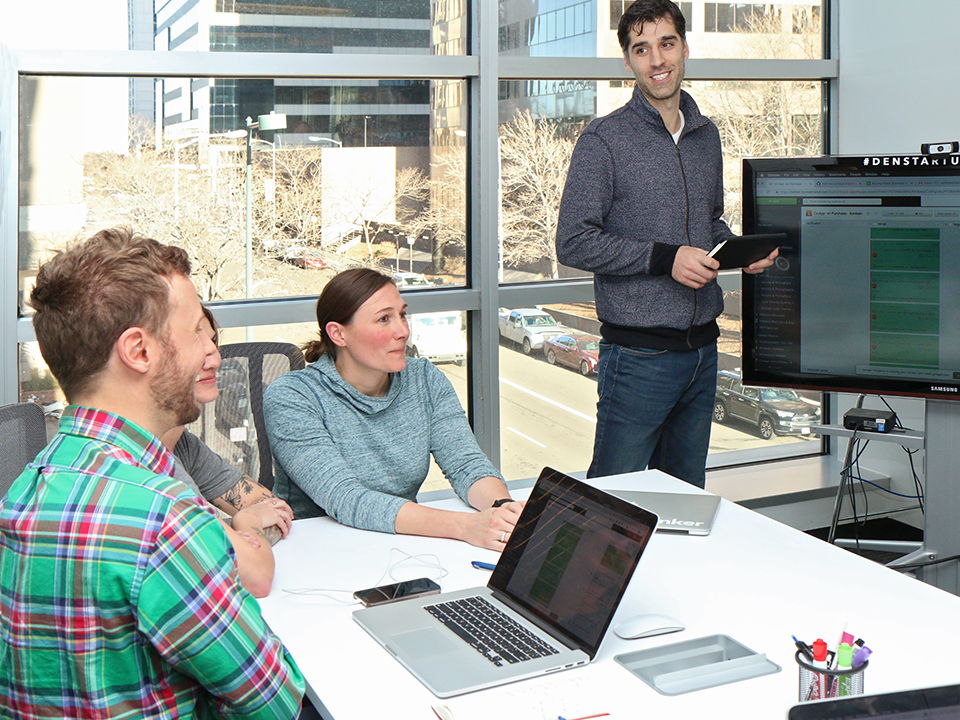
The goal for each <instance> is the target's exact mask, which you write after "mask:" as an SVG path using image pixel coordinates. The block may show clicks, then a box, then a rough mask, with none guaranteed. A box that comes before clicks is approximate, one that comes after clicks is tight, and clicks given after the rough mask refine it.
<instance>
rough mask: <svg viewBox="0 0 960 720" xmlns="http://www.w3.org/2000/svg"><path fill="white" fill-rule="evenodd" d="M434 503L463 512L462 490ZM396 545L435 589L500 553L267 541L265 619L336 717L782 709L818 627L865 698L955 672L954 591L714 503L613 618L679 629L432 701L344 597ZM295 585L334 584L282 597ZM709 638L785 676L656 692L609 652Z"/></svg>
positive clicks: (667, 543) (959, 630)
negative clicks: (584, 661)
mask: <svg viewBox="0 0 960 720" xmlns="http://www.w3.org/2000/svg"><path fill="white" fill-rule="evenodd" d="M590 482H591V483H592V484H595V485H597V486H599V487H603V488H608V489H649V490H659V491H666V492H703V491H700V490H698V489H696V488H693V487H692V486H690V485H687V484H685V483H682V482H680V481H679V480H676V479H674V478H672V477H669V476H668V475H665V474H663V473H661V472H658V471H646V472H642V473H633V474H629V475H618V476H614V477H609V478H599V479H595V480H593V481H590ZM526 492H527V491H517V492H514V493H513V494H514V497H521V496H523V497H525V496H526ZM430 504H431V505H434V506H436V507H442V508H446V509H460V510H463V509H464V506H463V504H462V503H461V502H460V501H459V500H457V499H452V500H442V501H440V502H436V503H430ZM392 548H398V549H399V550H402V551H403V552H405V553H409V554H410V555H419V554H433V555H436V557H437V558H438V559H439V562H440V563H441V564H442V566H443V567H444V568H445V569H446V570H447V572H448V573H449V574H448V575H446V576H445V577H444V578H442V579H441V580H440V581H439V582H440V584H441V585H442V587H443V589H444V590H454V589H458V588H464V587H472V586H476V585H485V584H486V582H487V578H488V575H489V572H488V571H481V570H475V569H473V568H472V567H471V565H470V561H471V560H485V561H489V562H496V559H497V554H496V553H494V552H491V551H487V550H480V549H477V548H473V547H471V546H469V545H467V544H466V543H461V542H457V541H453V540H436V539H430V538H421V537H408V536H394V535H387V534H382V533H374V532H367V531H362V530H356V529H353V528H348V527H344V526H342V525H339V524H337V523H336V522H334V521H333V520H330V519H329V518H316V519H309V520H298V521H296V522H294V524H293V528H292V530H291V532H290V535H289V536H288V538H287V539H285V540H283V541H281V542H280V543H278V544H277V545H276V546H275V547H274V551H275V554H276V560H277V568H276V576H275V579H274V581H273V589H272V590H271V592H270V595H269V596H268V597H267V598H265V599H263V600H261V601H260V604H261V607H262V608H263V614H264V616H265V618H266V619H267V621H268V622H269V624H270V626H271V627H272V628H273V630H274V632H276V633H277V635H279V637H280V638H281V640H282V641H283V642H284V643H285V645H286V646H287V648H288V649H289V650H290V652H291V653H292V654H293V657H294V658H295V659H296V661H297V663H298V664H299V666H300V668H301V670H302V671H303V674H304V676H305V678H306V681H307V684H308V694H309V696H310V697H311V700H313V701H314V703H315V704H316V705H317V707H318V708H319V707H320V703H322V704H323V706H324V708H325V711H326V712H328V713H329V714H330V716H332V717H333V718H335V719H336V720H350V719H351V718H357V719H359V720H374V719H376V718H388V719H390V720H395V719H398V718H411V719H415V718H423V719H424V720H430V719H432V718H435V717H436V716H435V715H434V713H433V711H432V710H431V705H446V706H447V707H448V708H449V709H450V710H452V711H453V714H454V716H455V717H456V718H457V720H470V719H476V720H480V719H481V718H482V719H483V720H505V719H509V718H517V719H518V720H519V719H522V720H540V719H541V718H542V719H543V720H556V719H557V717H558V716H564V717H566V718H577V717H583V716H587V715H593V714H596V713H609V714H610V720H622V719H626V718H631V719H632V718H640V717H650V718H667V717H670V718H683V719H686V718H691V719H692V718H700V717H737V718H745V719H754V718H755V719H757V720H760V719H761V718H762V719H763V720H770V719H771V718H783V717H785V716H786V711H787V709H788V708H789V707H790V705H792V704H793V703H795V702H796V698H797V692H798V672H797V666H796V663H795V661H794V653H795V651H796V648H795V647H794V645H793V641H792V640H791V637H790V636H791V635H796V636H797V637H798V638H800V639H803V640H806V641H807V642H811V643H812V642H813V640H815V639H816V638H817V637H823V638H824V639H825V640H826V641H827V643H828V644H829V645H830V646H831V647H835V646H836V643H837V642H838V639H839V637H840V634H841V632H842V631H843V630H844V628H846V629H847V630H848V631H849V632H851V633H852V634H854V635H855V636H857V637H862V638H863V639H864V640H865V641H866V643H867V645H868V646H870V647H871V648H872V649H873V651H874V654H873V657H872V658H871V660H870V665H869V667H868V668H867V670H866V672H865V676H864V684H865V690H866V692H867V693H876V692H887V691H891V690H899V689H907V688H912V687H924V686H932V685H940V684H947V683H954V682H957V672H956V665H954V663H955V662H956V660H955V659H954V658H953V657H952V655H953V649H954V648H956V647H960V598H957V597H956V596H954V595H951V594H948V593H946V592H944V591H942V590H939V589H937V588H934V587H932V586H930V585H927V584H925V583H922V582H920V581H917V580H914V579H912V578H910V577H907V576H904V575H902V574H900V573H897V572H895V571H893V570H889V569H887V568H884V567H882V566H880V565H878V564H876V563H873V562H870V561H868V560H864V559H862V558H859V557H857V556H855V555H854V554H853V553H850V552H848V551H845V550H841V549H839V548H836V547H833V546H831V545H828V544H827V543H825V542H823V541H820V540H817V539H815V538H813V537H810V536H808V535H805V534H804V533H801V532H798V531H796V530H794V529H792V528H790V527H787V526H786V525H782V524H780V523H778V522H776V521H773V520H770V519H769V518H766V517H763V516H762V515H759V514H758V513H755V512H753V511H750V510H747V509H745V508H742V507H740V506H738V505H735V504H733V503H731V502H728V501H726V500H724V501H722V503H721V506H720V510H719V514H718V516H717V520H716V523H715V525H714V530H713V532H712V533H711V534H710V535H709V536H707V537H688V536H681V535H669V534H664V533H657V534H656V535H655V536H654V537H653V538H652V539H651V541H650V544H649V545H648V547H647V549H646V551H645V553H644V555H643V557H642V559H641V560H640V564H639V566H638V568H637V571H636V574H635V575H634V577H633V580H632V581H631V584H630V587H629V588H628V589H627V592H626V595H625V596H624V598H623V601H622V603H621V605H620V609H619V610H618V612H617V615H616V617H615V618H614V624H616V623H617V622H618V621H620V620H622V619H624V618H627V617H630V616H632V615H636V614H640V613H664V614H669V615H672V616H674V617H676V618H678V619H680V620H681V621H682V622H683V623H684V624H685V625H686V630H684V631H682V632H679V633H674V634H671V635H662V636H659V637H655V638H648V639H640V640H621V639H620V638H618V637H617V636H616V635H614V634H613V632H612V630H609V631H608V632H607V636H606V638H605V640H604V642H603V645H602V646H601V648H600V652H599V653H598V655H597V657H596V659H595V660H594V662H593V663H592V664H590V665H588V666H586V667H582V668H576V669H572V670H566V671H563V672H560V673H556V674H553V675H548V676H544V677H542V678H536V679H532V680H524V681H521V682H518V683H512V684H509V685H505V686H502V687H499V688H493V689H490V690H483V691H479V692H475V693H469V694H467V695H461V696H459V697H455V698H448V699H444V700H440V699H438V698H436V697H435V696H434V695H433V694H432V693H430V692H429V691H428V690H427V689H426V688H425V687H423V686H422V685H421V684H420V682H419V681H417V680H416V678H414V677H413V676H412V675H410V674H409V673H408V672H407V670H405V669H404V668H403V667H402V666H401V665H400V664H399V663H398V662H397V661H396V660H394V659H393V657H392V656H391V655H390V654H389V653H387V651H385V650H384V649H383V648H381V647H380V646H379V645H378V644H377V643H376V642H375V641H374V640H373V639H372V638H371V637H369V636H368V635H367V633H366V632H365V631H364V630H362V629H361V628H360V627H359V626H358V625H357V624H356V623H355V622H354V621H353V618H352V616H351V613H352V612H353V610H355V609H356V608H357V607H359V606H358V605H357V604H356V603H352V604H347V603H348V602H350V601H352V591H353V590H357V589H360V588H365V587H370V586H372V585H376V584H382V583H386V582H392V580H389V579H388V578H386V577H383V574H384V572H385V570H386V569H387V567H388V566H389V565H390V564H391V563H392V562H395V561H396V560H398V559H400V558H401V557H402V555H401V553H399V552H392ZM393 574H394V577H395V578H396V579H408V578H413V577H422V576H430V577H437V574H438V570H437V569H436V568H433V567H429V566H428V565H423V564H419V565H418V564H416V563H411V562H407V563H401V564H400V565H399V566H397V567H396V568H395V570H394V573H393ZM303 588H312V589H326V590H330V591H336V592H330V593H329V594H328V595H319V594H314V595H294V594H289V593H287V592H284V590H290V589H303ZM334 598H336V600H335V599H334ZM337 600H340V601H341V602H337ZM715 634H721V635H728V636H730V637H731V638H733V639H734V640H736V641H738V642H739V643H741V644H743V645H745V646H746V647H748V648H750V649H751V650H754V651H755V652H757V653H763V654H766V655H767V657H768V659H770V660H772V661H773V662H775V663H776V664H778V665H780V666H781V667H782V668H783V669H782V671H781V672H779V673H775V674H772V675H767V676H764V677H759V678H754V679H750V680H744V681H741V682H737V683H732V684H729V685H723V686H720V687H716V688H711V689H706V690H700V691H696V692H692V693H688V694H685V695H676V696H666V695H661V694H659V693H658V692H657V691H655V690H654V689H652V688H651V687H649V686H648V685H646V684H645V683H644V682H642V681H641V680H640V679H638V678H637V677H635V676H634V675H632V674H631V673H630V672H629V671H627V670H626V669H624V668H623V667H621V666H620V665H619V664H617V663H616V662H615V661H614V659H613V658H614V656H615V655H617V654H620V653H626V652H632V651H635V650H642V649H646V648H651V647H656V646H659V645H666V644H669V643H674V642H679V641H683V640H691V639H695V638H700V637H704V636H709V635H715ZM318 700H319V701H320V702H317V701H318ZM321 712H324V710H321Z"/></svg>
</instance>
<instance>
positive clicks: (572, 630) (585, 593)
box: [353, 468, 657, 697]
mask: <svg viewBox="0 0 960 720" xmlns="http://www.w3.org/2000/svg"><path fill="white" fill-rule="evenodd" d="M656 526H657V516H656V515H654V514H653V513H651V512H649V511H647V510H644V509H643V508H640V507H638V506H636V505H634V504H632V503H629V502H626V501H624V500H622V499H620V498H618V497H614V496H613V495H610V494H609V493H605V492H603V491H602V490H597V489H596V488H594V487H592V486H590V485H587V484H586V483H583V482H580V481H579V480H575V479H574V478H571V477H570V476H568V475H564V474H563V473H559V472H557V471H556V470H552V469H550V468H544V470H543V472H542V473H541V474H540V478H539V480H538V481H537V484H536V485H535V486H534V488H533V490H532V492H531V493H530V498H529V499H528V500H527V504H526V506H525V507H524V510H523V513H522V514H521V515H520V519H519V520H518V522H517V526H516V527H515V528H514V531H513V534H512V535H511V536H510V539H509V540H508V541H507V545H506V547H505V548H504V551H503V554H502V555H501V557H500V561H499V562H498V563H497V566H496V568H495V569H494V571H493V573H492V574H491V576H490V581H489V583H488V584H487V586H486V587H485V588H471V589H469V590H462V591H459V592H453V593H441V594H440V595H432V596H428V597H422V598H413V599H410V600H404V601H402V602H397V603H393V604H389V605H380V606H377V607H370V608H364V609H361V610H357V611H355V612H354V613H353V618H354V620H356V621H357V622H358V623H359V624H360V625H361V626H362V627H363V628H364V629H365V630H366V631H367V632H369V633H370V634H371V635H372V636H373V637H374V638H375V639H376V640H377V642H379V643H380V644H381V645H382V646H383V647H384V648H386V649H387V650H388V651H389V652H390V653H391V654H392V655H394V656H395V657H396V658H397V660H398V661H400V662H401V663H402V664H403V665H404V666H405V667H406V668H407V669H408V670H409V671H410V672H411V673H413V674H414V675H415V676H416V677H417V678H418V679H419V680H420V681H421V682H422V683H423V684H424V685H426V686H427V687H428V688H429V689H430V691H431V692H433V693H434V694H435V695H437V696H438V697H450V696H452V695H459V694H462V693H466V692H470V691H473V690H479V689H481V688H487V687H493V686H496V685H502V684H504V683H508V682H513V681H515V680H521V679H523V678H528V677H534V676H537V675H543V674H545V673H549V672H555V671H558V670H565V669H567V668H572V667H576V666H578V665H585V664H586V663H588V662H590V661H591V660H593V658H594V656H595V655H596V653H597V650H598V649H599V648H600V643H601V641H602V640H603V637H604V634H605V633H606V631H607V628H608V626H609V625H610V621H611V620H612V619H613V616H614V613H616V611H617V606H618V605H619V604H620V600H621V598H622V597H623V593H624V592H625V591H626V589H627V585H628V584H629V582H630V578H631V577H632V576H633V572H634V570H635V569H636V567H637V563H638V562H639V560H640V556H641V554H642V553H643V551H644V548H645V547H646V546H647V543H648V542H649V540H650V538H651V537H652V536H653V533H654V529H655V528H656ZM486 604H489V605H491V606H493V611H492V612H490V611H489V610H488V609H487V608H486ZM478 610H482V611H484V614H485V615H487V619H481V620H476V619H475V618H474V615H475V614H476V612H477V611H478ZM498 613H499V616H498ZM490 615H492V616H493V619H490V617H489V616H490ZM511 623H515V624H516V625H518V626H519V627H520V628H521V630H517V629H515V628H509V629H508V630H507V631H506V632H505V633H504V634H503V636H502V637H500V638H499V639H496V638H491V637H489V635H495V634H497V633H499V632H500V631H499V628H498V626H499V625H501V624H506V625H508V626H509V625H511ZM528 634H529V635H532V636H535V637H536V639H535V640H534V639H531V638H530V637H529V636H528ZM501 642H502V643H503V645H500V644H499V643H501Z"/></svg>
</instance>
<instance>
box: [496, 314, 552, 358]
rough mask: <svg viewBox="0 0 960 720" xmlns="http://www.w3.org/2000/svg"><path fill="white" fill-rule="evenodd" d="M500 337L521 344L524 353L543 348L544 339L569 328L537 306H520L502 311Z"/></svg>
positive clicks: (527, 353)
mask: <svg viewBox="0 0 960 720" xmlns="http://www.w3.org/2000/svg"><path fill="white" fill-rule="evenodd" d="M499 324H500V337H501V338H506V339H507V340H512V341H513V342H515V343H517V344H518V345H520V347H521V348H522V349H523V354H524V355H529V354H530V353H532V352H533V351H534V350H543V343H544V341H546V340H548V339H549V338H553V337H556V336H557V335H563V334H564V333H565V332H566V331H567V328H565V327H563V325H561V324H560V323H558V322H557V321H556V320H554V318H553V316H552V315H549V314H548V313H545V312H544V311H543V310H537V309H536V308H518V309H516V310H504V311H503V312H501V313H500V320H499Z"/></svg>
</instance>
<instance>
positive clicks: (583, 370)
mask: <svg viewBox="0 0 960 720" xmlns="http://www.w3.org/2000/svg"><path fill="white" fill-rule="evenodd" d="M543 352H544V353H545V354H546V356H547V362H548V363H550V364H551V365H566V366H567V367H572V368H576V369H577V370H579V371H580V374H581V375H590V374H591V373H595V372H597V360H598V357H599V355H600V338H599V337H597V336H596V335H591V334H589V333H584V332H576V331H572V332H568V333H567V334H566V335H558V336H557V337H555V338H550V339H549V340H546V341H545V342H544V344H543Z"/></svg>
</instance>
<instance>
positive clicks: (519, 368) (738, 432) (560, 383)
mask: <svg viewBox="0 0 960 720" xmlns="http://www.w3.org/2000/svg"><path fill="white" fill-rule="evenodd" d="M438 367H439V368H440V369H441V370H442V371H443V372H444V373H445V374H446V375H447V377H448V378H450V381H451V382H452V383H453V385H454V387H455V388H456V389H457V393H458V394H459V395H460V401H461V403H464V404H465V403H466V397H465V391H466V368H465V367H464V368H461V367H457V366H456V365H439V366H438ZM596 405H597V381H596V379H595V378H594V377H592V376H591V377H583V376H582V375H580V374H579V373H577V372H576V371H573V370H568V369H566V368H562V367H557V366H555V365H550V364H549V363H547V361H546V360H545V359H544V358H543V356H542V355H539V354H534V355H531V356H526V355H524V354H523V353H522V352H520V351H519V349H518V348H517V349H514V348H513V346H507V345H501V346H500V430H501V432H500V443H501V460H502V465H501V467H502V472H503V474H504V477H505V478H506V479H507V480H516V479H520V478H529V477H535V476H537V475H539V473H540V470H541V469H542V468H543V466H544V465H550V466H552V467H556V468H557V469H559V470H565V471H575V470H585V469H586V468H587V466H588V465H589V464H590V457H591V455H592V452H593V435H594V430H595V428H596ZM797 441H798V439H797V438H796V437H774V438H772V439H770V440H764V439H762V438H761V437H760V436H759V434H758V433H757V432H756V431H755V430H754V431H753V432H751V428H750V427H749V426H746V425H735V426H731V425H718V424H716V423H714V425H713V432H712V435H711V439H710V448H711V452H725V451H730V450H745V449H748V448H753V447H768V446H770V445H776V444H783V443H792V442H797ZM439 487H445V481H444V480H443V477H442V475H441V474H440V473H439V470H438V469H437V468H434V469H433V471H432V472H431V474H430V477H429V478H428V479H427V483H426V484H425V486H424V489H436V488H439Z"/></svg>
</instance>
